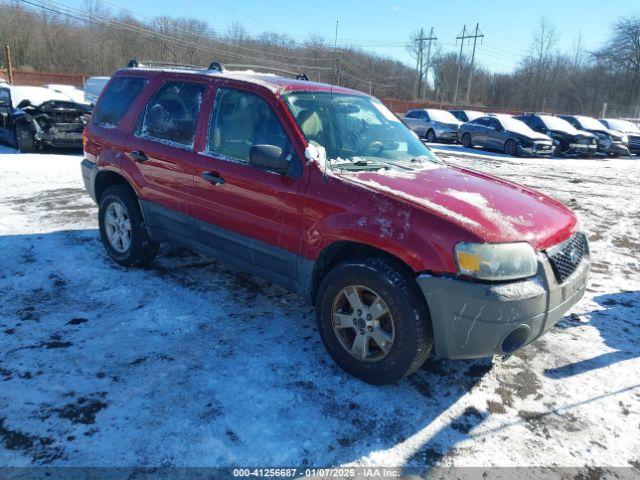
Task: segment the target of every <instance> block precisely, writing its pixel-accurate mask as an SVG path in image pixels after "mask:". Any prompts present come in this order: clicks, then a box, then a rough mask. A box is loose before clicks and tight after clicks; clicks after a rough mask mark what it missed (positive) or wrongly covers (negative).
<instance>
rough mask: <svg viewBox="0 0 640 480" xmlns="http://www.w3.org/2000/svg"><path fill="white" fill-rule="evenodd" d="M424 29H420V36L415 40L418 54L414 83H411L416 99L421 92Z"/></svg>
mask: <svg viewBox="0 0 640 480" xmlns="http://www.w3.org/2000/svg"><path fill="white" fill-rule="evenodd" d="M424 40H425V38H424V29H423V28H421V29H420V36H419V37H418V38H417V39H416V43H417V44H418V53H417V55H416V81H415V82H414V83H413V96H414V97H415V98H418V97H419V96H420V92H421V91H422V52H423V50H424Z"/></svg>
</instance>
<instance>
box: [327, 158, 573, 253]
mask: <svg viewBox="0 0 640 480" xmlns="http://www.w3.org/2000/svg"><path fill="white" fill-rule="evenodd" d="M337 176H338V177H340V178H342V179H344V180H346V181H353V182H355V183H358V184H360V185H363V186H365V187H368V188H371V189H373V190H376V191H379V192H385V193H388V194H390V195H392V196H394V197H396V198H400V199H403V200H405V201H407V202H410V203H413V204H415V205H417V206H419V207H422V208H423V209H425V210H427V211H429V212H430V213H433V214H435V215H437V216H440V217H441V218H444V219H445V220H450V221H452V222H454V223H456V224H458V225H459V226H461V227H463V228H465V229H467V230H469V231H471V232H472V233H473V234H475V235H477V236H478V237H479V238H481V239H482V240H483V241H485V242H516V241H528V242H529V243H530V244H531V245H532V246H533V247H534V248H536V249H538V250H539V249H544V248H547V247H549V246H551V245H555V244H557V243H559V242H560V241H563V240H565V239H566V238H567V236H568V233H567V232H568V230H570V231H573V230H575V228H576V225H577V218H576V216H575V215H574V214H573V212H571V211H570V210H569V209H568V208H567V207H565V206H564V205H563V204H561V203H560V202H558V201H556V200H554V199H552V198H550V197H547V196H545V195H542V194H540V193H538V192H535V191H533V190H530V189H527V188H525V187H521V186H518V185H515V184H512V183H510V182H507V181H504V180H501V179H498V178H494V177H491V176H489V175H485V174H481V173H478V172H474V171H471V170H462V169H459V168H452V167H446V166H443V167H442V168H437V169H428V170H422V171H417V172H416V173H415V175H413V176H411V177H410V176H391V175H386V174H385V173H381V172H360V173H338V174H337Z"/></svg>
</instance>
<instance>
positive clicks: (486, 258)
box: [455, 242, 538, 280]
mask: <svg viewBox="0 0 640 480" xmlns="http://www.w3.org/2000/svg"><path fill="white" fill-rule="evenodd" d="M455 253H456V262H457V264H458V272H459V273H460V274H462V275H468V276H470V277H474V278H478V279H481V280H514V279H517V278H525V277H531V276H533V275H535V274H536V272H537V271H538V261H537V258H536V252H535V251H534V250H533V247H532V246H531V245H529V244H528V243H526V242H518V243H466V242H461V243H458V244H457V245H456V246H455Z"/></svg>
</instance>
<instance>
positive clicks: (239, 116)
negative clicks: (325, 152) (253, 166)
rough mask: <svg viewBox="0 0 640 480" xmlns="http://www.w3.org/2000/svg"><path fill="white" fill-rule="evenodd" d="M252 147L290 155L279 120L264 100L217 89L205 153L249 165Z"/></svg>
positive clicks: (287, 138)
mask: <svg viewBox="0 0 640 480" xmlns="http://www.w3.org/2000/svg"><path fill="white" fill-rule="evenodd" d="M254 145H275V146H277V147H280V148H281V149H282V151H283V152H290V147H291V143H290V141H289V137H287V135H286V133H285V131H284V129H283V128H282V125H281V124H280V120H279V119H278V117H277V116H276V114H275V112H274V111H273V110H272V109H271V107H270V106H269V105H268V104H267V102H265V101H264V99H263V98H262V97H260V96H258V95H255V94H253V93H248V92H243V91H241V90H234V89H230V88H220V89H218V92H217V93H216V100H215V104H214V106H213V111H212V112H211V123H210V124H209V135H208V140H207V150H208V151H209V152H210V153H217V154H221V155H224V156H225V157H229V158H233V159H236V160H240V161H242V162H247V163H248V162H249V152H250V151H251V147H252V146H254Z"/></svg>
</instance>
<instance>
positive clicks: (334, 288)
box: [316, 258, 433, 385]
mask: <svg viewBox="0 0 640 480" xmlns="http://www.w3.org/2000/svg"><path fill="white" fill-rule="evenodd" d="M316 307H317V310H316V312H317V323H318V330H319V332H320V337H321V339H322V343H323V344H324V346H325V347H326V349H327V351H328V352H329V355H331V358H333V360H334V361H335V362H336V363H337V364H338V366H340V367H341V368H342V369H343V370H345V371H346V372H348V373H350V374H351V375H353V376H355V377H357V378H359V379H361V380H363V381H365V382H368V383H371V384H374V385H383V384H387V383H391V382H395V381H397V380H399V379H401V378H402V377H404V376H406V375H409V374H411V373H413V372H414V371H415V370H417V369H418V368H419V367H420V366H421V365H422V364H423V363H424V361H425V360H426V359H427V356H428V355H429V352H430V351H431V347H432V345H433V335H432V331H431V321H430V318H429V312H428V310H427V307H426V304H425V302H424V299H422V298H420V292H419V291H418V287H417V285H415V282H414V281H413V279H412V278H411V277H410V276H409V275H406V274H404V273H403V272H401V271H400V270H399V269H398V268H397V267H396V266H395V265H394V264H393V263H392V262H390V261H388V260H386V259H381V258H367V259H360V260H350V261H347V262H344V263H342V264H340V265H339V266H337V267H335V268H334V269H333V270H331V272H329V274H328V275H327V276H326V277H325V278H324V280H323V281H322V283H321V285H320V288H319V290H318V297H317V302H316Z"/></svg>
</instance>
